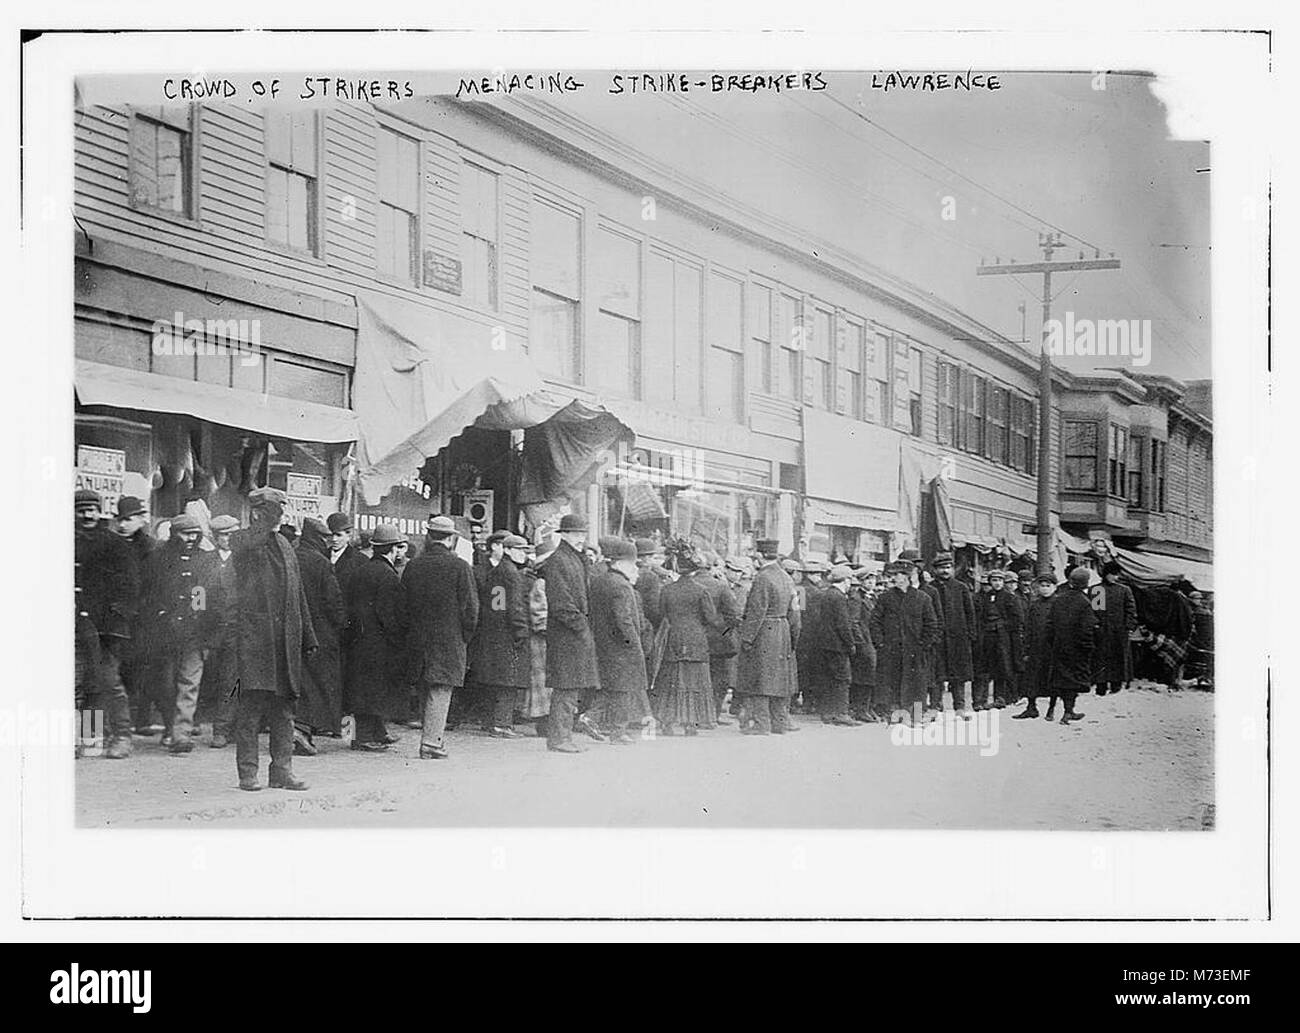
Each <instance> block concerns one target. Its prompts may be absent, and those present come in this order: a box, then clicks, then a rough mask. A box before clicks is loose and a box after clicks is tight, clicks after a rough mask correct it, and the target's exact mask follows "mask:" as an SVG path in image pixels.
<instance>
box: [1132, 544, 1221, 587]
mask: <svg viewBox="0 0 1300 1033" xmlns="http://www.w3.org/2000/svg"><path fill="white" fill-rule="evenodd" d="M1112 551H1113V552H1114V553H1115V554H1116V556H1117V557H1118V562H1119V565H1120V567H1122V568H1123V570H1124V573H1125V574H1127V575H1128V576H1129V577H1130V578H1132V579H1133V580H1134V581H1137V582H1139V583H1140V584H1143V585H1170V584H1173V583H1174V582H1175V581H1179V580H1181V579H1183V578H1186V579H1187V580H1188V581H1190V582H1191V583H1192V584H1193V585H1195V586H1196V587H1197V588H1199V589H1200V590H1201V591H1202V592H1213V591H1214V565H1213V564H1212V563H1201V562H1199V561H1197V560H1187V559H1183V558H1182V557H1181V556H1167V555H1165V554H1164V553H1159V552H1146V551H1145V550H1144V551H1141V552H1134V551H1133V550H1131V549H1121V548H1119V547H1118V546H1114V547H1112Z"/></svg>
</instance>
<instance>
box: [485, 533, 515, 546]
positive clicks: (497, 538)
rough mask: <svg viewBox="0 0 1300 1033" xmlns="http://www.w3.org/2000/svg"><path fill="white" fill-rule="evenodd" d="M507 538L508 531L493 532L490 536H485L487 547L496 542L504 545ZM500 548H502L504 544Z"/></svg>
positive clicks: (508, 535)
mask: <svg viewBox="0 0 1300 1033" xmlns="http://www.w3.org/2000/svg"><path fill="white" fill-rule="evenodd" d="M509 537H510V532H509V531H493V532H492V533H491V534H490V535H488V536H487V543H488V545H495V544H496V543H497V542H502V543H504V542H505V540H506V539H507V538H509ZM502 547H503V548H504V544H503V546H502Z"/></svg>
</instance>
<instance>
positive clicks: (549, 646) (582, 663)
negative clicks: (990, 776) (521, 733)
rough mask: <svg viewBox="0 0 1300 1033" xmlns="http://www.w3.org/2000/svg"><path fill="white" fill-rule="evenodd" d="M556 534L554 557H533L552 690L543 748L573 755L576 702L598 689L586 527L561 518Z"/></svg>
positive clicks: (576, 520) (573, 518) (568, 517)
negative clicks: (541, 584) (542, 584)
mask: <svg viewBox="0 0 1300 1033" xmlns="http://www.w3.org/2000/svg"><path fill="white" fill-rule="evenodd" d="M558 534H559V544H558V545H556V547H555V549H554V551H553V552H551V553H550V554H549V555H548V556H546V558H545V559H543V558H542V556H540V555H539V556H538V566H539V567H540V570H541V576H542V577H543V578H544V579H545V580H546V606H547V617H546V680H547V681H548V682H549V683H550V686H551V690H552V691H551V715H550V718H549V719H548V720H547V722H546V746H547V748H548V749H550V750H553V751H555V752H557V753H579V752H581V751H580V749H579V747H578V746H576V745H575V744H574V742H573V720H574V715H575V714H576V713H577V710H578V699H579V697H580V696H581V695H582V694H583V693H584V692H586V693H589V694H594V692H595V691H596V689H597V688H598V686H599V685H600V673H599V670H598V668H597V666H596V644H595V641H594V640H593V639H592V636H591V623H590V620H589V617H588V614H589V613H590V609H589V603H588V591H589V580H588V579H589V578H590V572H589V568H588V564H587V561H586V559H584V558H583V554H582V551H581V550H582V548H583V546H584V544H585V543H586V539H587V524H586V521H584V520H583V519H582V518H581V517H579V516H577V515H575V514H572V513H570V514H566V515H565V516H564V517H562V518H561V520H560V528H559V532H558ZM600 738H601V739H602V740H603V739H604V736H603V735H601V736H600Z"/></svg>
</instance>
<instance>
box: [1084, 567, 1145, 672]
mask: <svg viewBox="0 0 1300 1033" xmlns="http://www.w3.org/2000/svg"><path fill="white" fill-rule="evenodd" d="M1120 573H1121V570H1120V565H1119V564H1118V563H1116V562H1115V561H1114V560H1111V561H1109V562H1108V563H1106V564H1105V566H1103V567H1102V568H1101V581H1102V583H1101V584H1100V585H1098V586H1097V587H1096V588H1094V589H1093V590H1092V608H1093V609H1094V610H1095V611H1096V613H1097V619H1098V621H1099V623H1100V632H1099V638H1098V643H1097V645H1098V649H1097V670H1096V673H1095V676H1094V678H1093V680H1094V681H1095V682H1096V685H1097V695H1098V696H1104V695H1106V693H1108V692H1112V693H1113V692H1119V690H1120V689H1122V688H1123V687H1124V686H1125V684H1127V683H1128V682H1129V681H1132V679H1133V654H1132V650H1131V648H1130V645H1129V634H1130V633H1131V632H1133V631H1135V630H1136V629H1137V603H1136V602H1135V601H1134V599H1133V591H1132V589H1130V588H1129V587H1128V585H1124V584H1121V583H1120V580H1119V576H1120Z"/></svg>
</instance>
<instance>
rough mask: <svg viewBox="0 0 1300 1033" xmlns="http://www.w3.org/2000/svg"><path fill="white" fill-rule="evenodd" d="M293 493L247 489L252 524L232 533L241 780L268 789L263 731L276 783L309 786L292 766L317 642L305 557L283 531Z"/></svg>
mask: <svg viewBox="0 0 1300 1033" xmlns="http://www.w3.org/2000/svg"><path fill="white" fill-rule="evenodd" d="M287 501H288V496H286V495H285V493H284V492H282V491H280V490H279V489H277V488H254V489H253V490H252V491H250V492H249V493H248V504H249V507H250V516H249V527H248V529H247V530H246V531H240V532H239V533H237V534H235V535H232V537H231V544H232V545H233V547H234V555H235V585H236V589H237V592H238V596H239V615H238V622H239V623H238V642H239V680H238V683H237V685H238V689H237V692H238V704H237V705H236V709H235V765H236V767H237V768H238V770H239V788H240V789H245V790H257V789H261V788H262V786H261V783H260V782H258V780H257V769H258V762H259V757H258V752H259V751H258V744H257V735H258V731H259V730H260V728H261V726H262V723H263V722H265V723H266V724H267V725H268V726H269V728H270V732H271V768H270V777H269V780H268V785H270V786H271V788H273V789H294V790H299V789H306V788H307V785H306V783H305V782H303V781H302V780H300V779H298V778H295V777H294V774H293V708H294V704H295V702H296V701H297V699H298V697H299V696H300V695H301V693H302V681H303V670H302V667H303V659H304V657H305V656H306V655H307V654H308V653H310V652H312V651H314V650H315V649H316V633H315V631H314V630H313V629H312V623H311V614H310V612H309V611H308V608H307V596H306V594H305V593H304V592H303V587H302V577H301V575H300V573H299V570H298V557H297V556H296V555H294V551H293V548H292V547H291V546H290V545H289V543H288V542H287V541H285V540H284V537H283V536H282V535H280V534H277V533H276V528H278V527H279V526H280V518H281V517H282V516H283V514H284V508H285V505H286V503H287Z"/></svg>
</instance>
